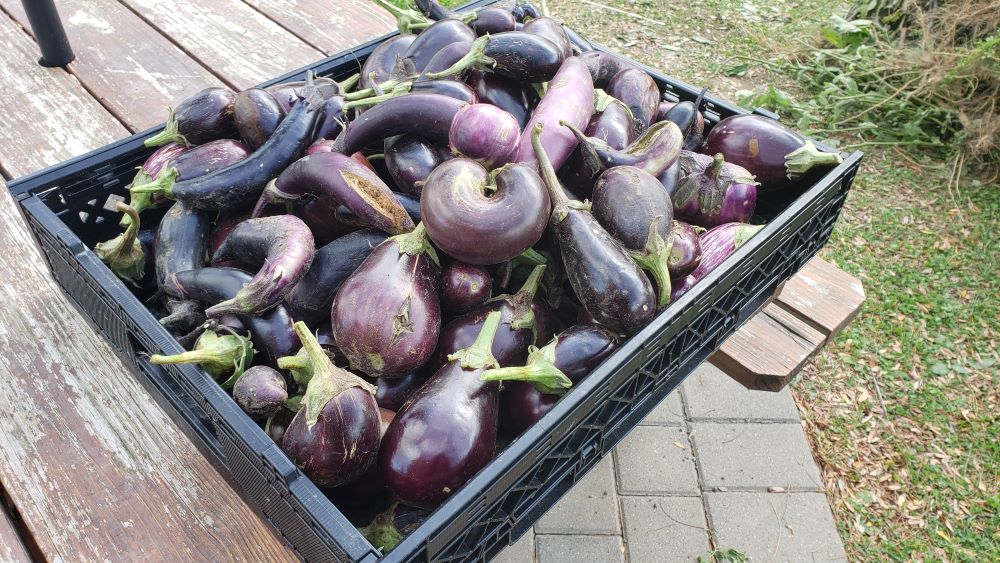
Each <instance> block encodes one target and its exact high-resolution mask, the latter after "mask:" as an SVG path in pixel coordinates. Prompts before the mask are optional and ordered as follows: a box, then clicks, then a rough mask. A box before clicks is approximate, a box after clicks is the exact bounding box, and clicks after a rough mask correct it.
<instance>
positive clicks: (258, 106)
mask: <svg viewBox="0 0 1000 563" xmlns="http://www.w3.org/2000/svg"><path fill="white" fill-rule="evenodd" d="M233 116H234V119H235V120H236V130H237V131H239V134H240V137H241V138H242V139H243V140H244V141H245V142H246V144H247V145H249V146H250V148H252V149H257V148H258V147H260V146H261V145H263V144H264V143H266V142H267V140H268V139H269V138H270V137H271V135H272V134H274V131H275V130H276V129H277V128H278V125H279V124H280V123H281V120H282V119H284V118H285V110H284V109H282V107H281V105H280V104H278V102H277V100H275V99H274V96H272V95H271V94H269V93H268V92H267V90H263V89H261V88H248V89H246V90H244V91H242V92H240V93H239V94H236V101H235V102H234V104H233Z"/></svg>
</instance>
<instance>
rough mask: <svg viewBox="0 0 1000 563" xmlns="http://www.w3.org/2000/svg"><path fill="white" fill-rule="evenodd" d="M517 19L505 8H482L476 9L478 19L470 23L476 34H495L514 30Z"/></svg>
mask: <svg viewBox="0 0 1000 563" xmlns="http://www.w3.org/2000/svg"><path fill="white" fill-rule="evenodd" d="M515 24H517V21H515V20H514V14H512V13H511V12H510V10H505V9H503V8H481V9H479V10H476V19H474V20H472V21H471V22H470V23H469V27H471V28H472V31H475V32H476V35H495V34H497V33H503V32H505V31H514V26H515Z"/></svg>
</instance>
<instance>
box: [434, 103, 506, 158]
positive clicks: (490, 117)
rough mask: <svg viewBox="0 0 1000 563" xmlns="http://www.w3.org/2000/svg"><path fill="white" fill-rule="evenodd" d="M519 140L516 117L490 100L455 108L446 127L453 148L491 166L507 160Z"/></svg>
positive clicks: (461, 154) (459, 153) (458, 152)
mask: <svg viewBox="0 0 1000 563" xmlns="http://www.w3.org/2000/svg"><path fill="white" fill-rule="evenodd" d="M520 142H521V127H520V125H518V123H517V118H515V117H514V116H513V115H511V114H509V113H507V112H506V111H504V110H502V109H500V108H498V107H496V106H493V105H490V104H472V105H469V106H466V107H464V108H462V109H460V110H458V113H456V114H455V119H453V120H452V122H451V128H450V129H449V131H448V144H449V145H450V146H451V149H452V152H454V153H455V154H456V155H459V156H464V157H466V158H469V159H472V160H475V161H476V162H478V163H479V164H481V165H483V166H484V167H486V168H488V169H491V170H492V169H493V168H497V167H498V166H502V165H504V164H506V163H507V162H508V161H509V160H510V158H511V157H512V156H513V154H514V151H515V150H517V146H518V144H520Z"/></svg>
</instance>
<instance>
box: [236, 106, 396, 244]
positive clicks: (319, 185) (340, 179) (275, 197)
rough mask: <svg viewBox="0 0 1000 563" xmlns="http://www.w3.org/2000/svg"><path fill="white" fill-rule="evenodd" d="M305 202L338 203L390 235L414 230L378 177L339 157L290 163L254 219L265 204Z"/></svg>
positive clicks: (313, 156) (323, 155) (270, 187)
mask: <svg viewBox="0 0 1000 563" xmlns="http://www.w3.org/2000/svg"><path fill="white" fill-rule="evenodd" d="M366 115H367V114H366ZM304 198H308V199H313V198H315V199H316V200H317V201H321V202H337V204H338V205H344V206H346V207H347V208H348V209H350V210H351V211H352V212H354V213H355V214H356V215H357V216H358V217H359V218H360V219H361V220H362V221H364V222H365V223H366V224H368V225H371V226H373V227H375V228H377V229H380V230H383V231H385V232H387V233H389V234H393V235H397V234H401V233H405V232H409V231H411V230H413V221H412V220H411V219H410V216H409V215H408V214H407V213H406V210H405V209H403V206H402V205H401V204H400V203H399V200H397V199H396V198H395V197H393V195H392V191H391V190H389V187H388V186H386V185H385V183H383V182H382V180H381V179H380V178H379V177H378V175H376V174H375V173H374V172H372V170H371V169H370V168H368V167H367V166H364V165H363V164H361V163H359V162H358V161H357V160H355V159H353V158H351V157H349V156H345V155H343V154H340V153H336V152H326V153H319V154H311V155H309V156H305V157H302V158H300V159H299V160H296V161H295V162H293V163H292V164H291V165H290V166H289V167H288V168H286V169H285V170H284V171H283V172H282V173H281V174H280V175H279V176H278V177H277V178H276V179H275V180H274V181H272V182H270V183H268V185H267V187H266V188H265V189H264V193H263V194H261V197H260V200H259V201H258V203H257V206H256V208H255V209H254V215H257V214H259V212H260V211H261V210H262V209H263V207H264V206H265V205H266V204H268V203H278V202H296V201H299V200H302V199H304ZM333 210H334V211H335V210H336V207H333Z"/></svg>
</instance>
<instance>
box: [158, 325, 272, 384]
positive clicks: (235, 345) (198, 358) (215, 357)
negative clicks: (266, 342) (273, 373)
mask: <svg viewBox="0 0 1000 563" xmlns="http://www.w3.org/2000/svg"><path fill="white" fill-rule="evenodd" d="M253 356H254V349H253V345H252V344H251V343H250V339H249V338H247V337H245V336H240V335H239V334H236V332H235V331H233V330H228V329H226V330H225V331H223V332H221V333H218V332H216V331H214V330H206V331H205V332H204V333H202V335H201V337H200V338H198V342H197V343H196V344H195V346H194V349H193V350H191V351H188V352H182V353H180V354H174V355H172V356H162V355H160V354H153V355H152V356H150V357H149V361H150V363H153V364H156V365H168V364H196V365H198V366H201V369H203V370H205V373H207V374H208V375H211V376H212V377H214V378H216V379H219V378H223V377H224V378H226V381H225V382H223V383H221V384H220V385H221V386H222V388H223V389H232V387H233V385H235V384H236V380H237V379H239V378H240V376H241V375H243V373H244V370H245V369H247V368H249V367H250V365H251V364H252V363H253Z"/></svg>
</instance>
